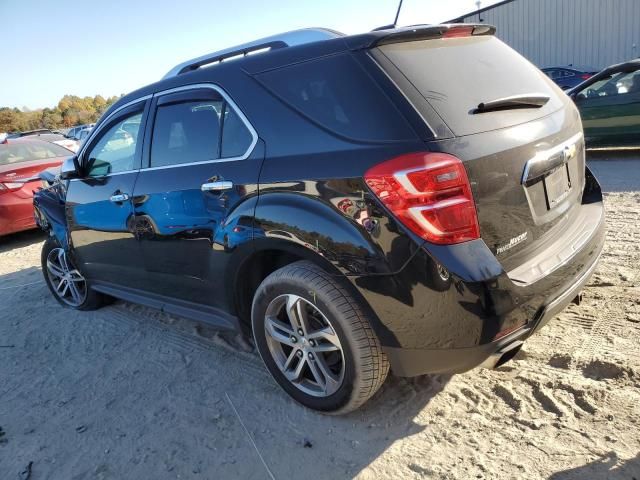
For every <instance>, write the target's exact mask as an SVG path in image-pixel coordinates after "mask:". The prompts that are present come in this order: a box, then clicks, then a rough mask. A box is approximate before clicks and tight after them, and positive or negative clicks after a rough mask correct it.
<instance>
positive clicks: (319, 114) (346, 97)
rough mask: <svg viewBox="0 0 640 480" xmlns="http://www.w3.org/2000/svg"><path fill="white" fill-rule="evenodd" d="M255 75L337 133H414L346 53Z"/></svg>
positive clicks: (385, 136)
mask: <svg viewBox="0 0 640 480" xmlns="http://www.w3.org/2000/svg"><path fill="white" fill-rule="evenodd" d="M256 78H257V79H258V80H259V81H260V82H262V84H263V85H264V86H265V87H267V89H269V90H270V91H271V92H272V93H274V94H275V95H276V96H277V97H279V98H280V99H281V100H283V101H284V102H285V103H287V104H288V105H289V106H291V107H293V108H294V109H295V110H297V111H298V112H299V113H301V114H302V115H304V116H306V117H307V118H309V119H310V120H312V121H313V122H315V123H317V124H319V125H321V126H322V127H324V128H325V129H327V130H329V131H331V132H334V133H337V134H338V135H341V136H344V137H347V138H350V139H354V140H365V141H394V140H406V139H411V138H413V136H414V135H413V132H412V131H411V130H410V127H409V125H408V124H407V122H406V120H405V119H404V118H403V117H402V115H401V114H400V113H399V112H398V110H397V109H396V107H395V106H394V105H393V103H391V101H390V100H389V99H388V97H387V96H386V95H385V94H384V92H383V91H382V90H381V89H380V87H379V86H378V85H377V84H376V83H375V82H374V81H373V80H372V79H371V77H369V75H368V74H367V73H366V72H365V71H364V70H363V69H362V67H360V66H359V65H358V63H357V62H356V61H355V60H354V59H353V58H352V57H351V56H350V55H349V54H340V55H334V56H331V57H325V58H321V59H316V60H311V61H307V62H303V63H299V64H295V65H290V66H287V67H283V68H280V69H277V70H274V71H270V72H266V73H262V74H259V75H257V76H256Z"/></svg>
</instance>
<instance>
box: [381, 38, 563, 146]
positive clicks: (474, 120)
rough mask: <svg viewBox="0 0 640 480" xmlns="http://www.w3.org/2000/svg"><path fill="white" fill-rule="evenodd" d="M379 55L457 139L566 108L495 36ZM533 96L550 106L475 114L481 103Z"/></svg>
mask: <svg viewBox="0 0 640 480" xmlns="http://www.w3.org/2000/svg"><path fill="white" fill-rule="evenodd" d="M378 51H379V52H381V53H382V54H384V55H385V56H386V57H387V58H388V59H389V60H390V61H391V62H392V63H393V64H394V65H395V66H396V67H397V68H398V69H399V70H400V71H401V72H402V74H403V75H404V76H405V77H406V78H407V79H408V80H409V81H410V82H411V83H412V84H413V85H414V86H415V88H416V89H417V90H418V91H419V92H420V93H421V94H422V96H423V97H424V98H425V99H426V100H427V101H428V102H429V104H430V105H431V106H432V107H433V108H434V109H435V110H436V111H437V113H438V114H439V115H440V117H441V118H442V120H443V121H444V122H445V123H446V124H447V125H448V127H449V128H450V129H451V131H452V132H454V134H456V135H458V136H461V135H469V134H474V133H480V132H486V131H489V130H495V129H499V128H504V127H509V126H513V125H517V124H520V123H524V122H528V121H531V120H534V119H536V118H541V117H543V116H545V115H548V114H550V113H552V112H554V111H556V110H558V109H560V108H561V107H562V105H563V101H562V99H561V98H560V96H559V95H558V94H557V93H556V88H557V87H555V86H554V84H553V83H552V81H551V80H550V79H549V78H548V77H547V76H546V75H545V74H544V73H542V72H541V71H540V70H538V69H537V68H536V67H535V66H534V65H532V64H531V63H529V62H528V61H527V60H525V59H524V58H523V57H522V56H521V55H520V54H518V53H517V52H516V51H514V50H512V49H511V48H510V47H508V46H507V45H505V44H504V43H502V42H501V41H500V40H498V39H497V38H495V37H493V36H476V37H462V38H443V39H431V40H421V41H415V42H402V43H391V44H387V45H383V46H381V47H379V48H378ZM532 93H535V94H544V95H549V96H550V100H549V101H548V102H547V104H546V105H545V106H543V107H542V108H527V109H516V110H502V111H492V112H487V113H483V114H474V113H473V111H474V110H475V109H476V108H477V106H478V104H480V103H483V102H488V101H492V100H497V99H501V98H505V97H510V96H513V95H524V94H532Z"/></svg>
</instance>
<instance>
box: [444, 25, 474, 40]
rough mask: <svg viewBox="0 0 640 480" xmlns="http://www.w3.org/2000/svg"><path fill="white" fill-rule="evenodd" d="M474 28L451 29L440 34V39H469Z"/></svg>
mask: <svg viewBox="0 0 640 480" xmlns="http://www.w3.org/2000/svg"><path fill="white" fill-rule="evenodd" d="M473 29H474V27H452V28H450V29H448V30H445V32H444V33H443V34H442V38H455V37H469V36H471V35H472V34H473Z"/></svg>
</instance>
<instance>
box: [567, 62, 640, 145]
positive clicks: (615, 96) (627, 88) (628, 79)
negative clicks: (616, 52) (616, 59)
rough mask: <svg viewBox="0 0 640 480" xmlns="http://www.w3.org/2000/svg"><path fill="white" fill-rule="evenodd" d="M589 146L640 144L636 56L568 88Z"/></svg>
mask: <svg viewBox="0 0 640 480" xmlns="http://www.w3.org/2000/svg"><path fill="white" fill-rule="evenodd" d="M567 93H568V95H570V96H571V98H573V100H574V101H575V103H576V105H577V106H578V110H580V115H581V117H582V125H583V127H584V134H585V141H586V143H587V147H589V148H598V147H599V148H613V147H637V148H640V59H638V60H632V61H630V62H626V63H621V64H619V65H613V66H611V67H608V68H605V69H604V70H603V71H601V72H600V73H598V74H597V75H594V76H593V77H591V78H590V79H589V80H587V81H586V82H583V83H581V84H580V85H578V86H577V87H575V88H573V89H571V90H569V91H568V92H567Z"/></svg>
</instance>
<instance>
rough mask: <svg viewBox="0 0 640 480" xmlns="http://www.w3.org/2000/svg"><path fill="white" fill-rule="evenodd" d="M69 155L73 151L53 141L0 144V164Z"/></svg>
mask: <svg viewBox="0 0 640 480" xmlns="http://www.w3.org/2000/svg"><path fill="white" fill-rule="evenodd" d="M69 155H73V152H71V151H69V150H67V149H66V148H63V147H60V146H58V145H55V144H53V143H51V144H46V143H13V144H12V143H10V144H8V145H0V165H10V164H12V163H18V162H28V161H30V160H45V159H47V158H55V157H68V156H69Z"/></svg>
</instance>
